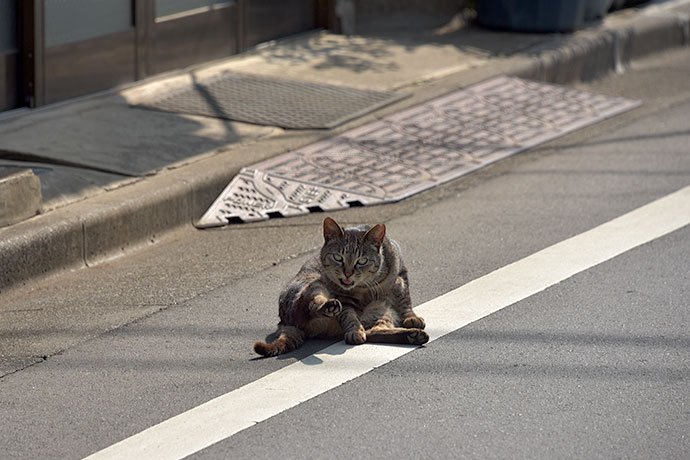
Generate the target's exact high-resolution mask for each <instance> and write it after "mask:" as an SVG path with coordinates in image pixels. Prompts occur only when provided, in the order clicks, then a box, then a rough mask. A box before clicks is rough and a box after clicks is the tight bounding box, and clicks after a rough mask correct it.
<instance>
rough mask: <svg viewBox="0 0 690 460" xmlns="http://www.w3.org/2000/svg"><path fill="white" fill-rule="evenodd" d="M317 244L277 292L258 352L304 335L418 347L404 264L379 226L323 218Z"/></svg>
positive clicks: (422, 337) (421, 335) (280, 349)
mask: <svg viewBox="0 0 690 460" xmlns="http://www.w3.org/2000/svg"><path fill="white" fill-rule="evenodd" d="M323 236H324V240H325V241H324V244H323V247H322V248H321V252H320V253H319V254H317V255H315V256H314V257H312V258H311V259H309V260H308V261H307V262H306V263H305V264H304V265H303V266H302V268H301V269H300V271H299V272H298V273H297V275H296V276H295V277H294V278H293V279H292V280H291V281H290V282H289V283H288V284H287V286H286V287H285V288H284V289H283V291H282V292H281V293H280V298H279V301H278V303H279V315H280V323H278V331H277V333H276V334H277V336H278V338H277V339H276V340H275V341H273V343H263V342H256V343H255V344H254V351H256V352H257V353H258V354H260V355H263V356H276V355H279V354H281V353H287V352H289V351H292V350H294V349H296V348H297V347H299V346H300V345H302V344H303V343H304V340H305V339H307V338H312V337H317V338H325V339H342V338H344V339H345V342H346V343H349V344H355V345H358V344H361V343H364V342H365V341H368V342H382V343H405V344H414V345H421V344H423V343H426V342H428V341H429V335H428V334H427V333H426V332H425V331H424V330H423V329H424V327H425V323H424V320H423V319H422V318H420V317H419V316H417V315H416V314H415V313H414V311H412V304H411V301H410V290H409V288H408V282H407V269H406V268H405V266H404V265H403V262H402V257H401V252H400V247H399V246H398V244H397V243H396V242H395V241H394V240H392V239H389V238H388V237H387V236H386V227H385V225H383V224H377V225H374V226H373V227H368V226H360V227H352V228H347V229H344V230H343V228H342V227H341V226H340V225H338V223H337V222H336V221H335V220H333V219H331V218H330V217H327V218H326V219H325V220H324V221H323Z"/></svg>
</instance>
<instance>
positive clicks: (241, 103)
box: [136, 72, 406, 129]
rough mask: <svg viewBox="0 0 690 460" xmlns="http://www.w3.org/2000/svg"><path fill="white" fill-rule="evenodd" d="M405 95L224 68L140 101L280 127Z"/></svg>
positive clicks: (340, 117)
mask: <svg viewBox="0 0 690 460" xmlns="http://www.w3.org/2000/svg"><path fill="white" fill-rule="evenodd" d="M403 97H406V96H405V95H404V94H397V93H392V92H384V91H373V90H362V89H356V88H349V87H343V86H333V85H325V84H321V83H308V82H301V81H293V80H284V79H278V78H270V77H263V76H258V75H248V74H240V73H231V72H226V73H223V74H221V75H219V76H217V77H214V78H212V79H209V80H206V81H203V82H200V83H197V84H196V85H195V86H194V87H193V88H185V89H181V90H178V91H172V92H170V93H168V94H166V95H164V96H161V97H158V98H156V99H153V100H151V101H148V102H146V103H143V104H139V105H137V106H136V107H144V108H148V109H154V110H162V111H166V112H175V113H188V114H193V115H204V116H209V117H215V118H225V119H228V120H236V121H244V122H248V123H254V124H259V125H269V126H280V127H282V128H295V129H311V128H333V127H335V126H338V125H340V124H342V123H345V122H346V121H348V120H351V119H353V118H356V117H358V116H361V115H363V114H365V113H367V112H371V111H373V110H376V109H377V108H380V107H382V106H384V105H388V104H390V103H392V102H395V101H397V100H399V99H402V98H403Z"/></svg>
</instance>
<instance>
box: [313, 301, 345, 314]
mask: <svg viewBox="0 0 690 460" xmlns="http://www.w3.org/2000/svg"><path fill="white" fill-rule="evenodd" d="M341 311H343V304H341V303H340V300H338V299H329V300H327V301H326V303H325V304H323V306H322V307H321V308H320V309H319V312H320V313H321V314H322V315H323V316H328V317H330V318H333V317H335V316H338V315H339V314H340V312H341Z"/></svg>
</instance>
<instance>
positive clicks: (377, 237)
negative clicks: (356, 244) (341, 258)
mask: <svg viewBox="0 0 690 460" xmlns="http://www.w3.org/2000/svg"><path fill="white" fill-rule="evenodd" d="M385 236H386V226H385V225H383V224H376V225H374V226H373V227H371V228H370V229H369V230H367V232H366V233H365V234H364V236H363V237H362V241H366V242H368V243H372V244H375V245H376V246H381V243H383V237H385Z"/></svg>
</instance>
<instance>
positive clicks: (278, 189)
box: [197, 76, 640, 227]
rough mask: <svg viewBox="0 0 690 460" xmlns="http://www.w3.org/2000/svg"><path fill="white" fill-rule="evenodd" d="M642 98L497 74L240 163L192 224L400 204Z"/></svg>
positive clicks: (627, 108)
mask: <svg viewBox="0 0 690 460" xmlns="http://www.w3.org/2000/svg"><path fill="white" fill-rule="evenodd" d="M639 104H640V102H639V101H631V100H628V99H622V98H618V97H609V96H602V95H598V94H592V93H589V92H585V91H580V90H575V89H572V88H566V87H562V86H556V85H550V84H545V83H538V82H532V81H527V80H523V79H519V78H512V77H503V76H502V77H496V78H493V79H491V80H487V81H485V82H482V83H479V84H477V85H474V86H472V87H469V88H466V89H464V90H461V91H457V92H455V93H452V94H449V95H447V96H444V97H441V98H438V99H435V100H433V101H430V102H428V103H425V104H421V105H418V106H415V107H412V108H410V109H407V110H405V111H402V112H399V113H397V114H394V115H391V116H388V117H386V118H384V119H382V120H380V121H376V122H373V123H369V124H367V125H364V126H361V127H359V128H356V129H353V130H350V131H347V132H345V133H343V134H341V135H339V136H336V137H333V138H331V139H328V140H325V141H321V142H317V143H315V144H311V145H309V146H306V147H304V148H301V149H299V150H295V151H292V152H288V153H286V154H283V155H280V156H278V157H275V158H271V159H269V160H266V161H263V162H261V163H257V164H254V165H252V166H250V167H248V168H244V169H243V170H242V171H241V172H240V174H239V175H238V176H237V177H235V178H234V179H233V180H232V181H231V182H230V184H229V185H228V186H227V187H226V189H225V190H224V191H223V193H222V194H221V195H220V196H219V197H218V199H217V200H216V201H215V202H214V203H213V205H212V206H211V207H210V208H209V210H208V211H207V212H206V213H205V214H204V216H203V217H202V218H201V220H200V221H199V222H198V224H197V226H198V227H211V226H218V225H225V224H227V223H230V222H250V221H256V220H262V219H267V218H270V217H277V216H283V217H287V216H292V215H299V214H306V213H308V212H311V211H331V210H336V209H344V208H347V207H349V206H353V205H357V206H360V205H367V204H376V203H386V202H393V201H398V200H401V199H403V198H405V197H408V196H410V195H412V194H415V193H418V192H420V191H422V190H426V189H428V188H431V187H433V186H435V185H437V184H440V183H443V182H446V181H449V180H452V179H455V178H457V177H459V176H461V175H463V174H466V173H468V172H470V171H473V170H475V169H477V168H479V167H482V166H485V165H487V164H489V163H492V162H494V161H496V160H499V159H501V158H505V157H506V156H509V155H512V154H514V153H517V152H520V151H522V150H525V149H527V148H529V147H532V146H535V145H537V144H540V143H542V142H545V141H548V140H551V139H554V138H556V137H558V136H561V135H563V134H565V133H568V132H570V131H573V130H575V129H579V128H582V127H584V126H587V125H590V124H593V123H596V122H597V121H600V120H602V119H604V118H607V117H611V116H613V115H616V114H619V113H621V112H624V111H626V110H630V109H632V108H634V107H636V106H638V105H639Z"/></svg>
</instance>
